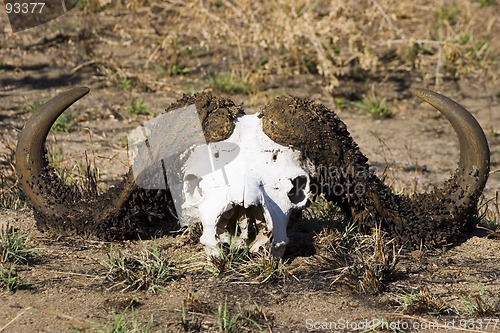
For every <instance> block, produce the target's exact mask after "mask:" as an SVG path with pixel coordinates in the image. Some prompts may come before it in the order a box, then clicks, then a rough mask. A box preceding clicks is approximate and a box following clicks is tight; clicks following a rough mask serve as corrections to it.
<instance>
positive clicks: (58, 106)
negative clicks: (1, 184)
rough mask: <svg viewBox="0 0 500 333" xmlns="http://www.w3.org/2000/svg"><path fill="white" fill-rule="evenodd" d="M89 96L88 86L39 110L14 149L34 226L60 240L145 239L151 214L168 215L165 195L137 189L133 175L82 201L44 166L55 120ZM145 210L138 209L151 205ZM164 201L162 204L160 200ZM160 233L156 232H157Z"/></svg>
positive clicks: (69, 93) (29, 121)
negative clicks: (67, 237) (64, 237)
mask: <svg viewBox="0 0 500 333" xmlns="http://www.w3.org/2000/svg"><path fill="white" fill-rule="evenodd" d="M88 92H89V89H88V88H86V87H79V88H74V89H71V90H69V91H66V92H64V93H62V94H60V95H58V96H56V97H54V98H53V99H51V100H50V101H48V102H47V103H45V104H44V105H43V106H42V107H41V108H40V109H39V110H37V111H36V112H35V113H34V114H33V115H32V116H31V118H30V119H29V120H28V122H27V123H26V126H25V127H24V128H23V130H22V131H21V133H20V134H19V139H18V144H17V148H16V172H17V174H18V175H19V179H20V184H21V187H22V190H23V192H24V194H25V195H26V197H27V198H28V199H29V201H30V202H31V204H32V205H33V208H34V210H35V217H36V219H37V226H38V228H39V229H41V230H54V231H57V233H58V234H60V235H81V236H87V237H88V236H90V237H97V238H100V239H106V240H113V239H124V238H136V237H137V236H139V235H143V236H144V235H147V234H148V232H149V231H150V230H147V228H148V222H151V221H149V218H150V215H148V214H149V213H151V215H154V214H156V216H160V215H161V214H164V213H165V211H167V213H165V215H169V216H170V213H169V212H168V207H167V204H165V202H168V200H169V198H168V195H167V193H168V192H167V191H165V190H157V191H146V190H140V189H138V188H137V186H136V184H135V179H134V177H133V175H132V172H129V173H128V174H127V175H126V177H125V179H124V180H123V181H122V182H121V183H120V184H117V186H115V187H113V188H111V189H110V190H109V191H108V192H106V193H104V194H102V195H100V196H99V197H98V198H95V197H83V196H82V195H81V193H80V192H79V191H78V190H76V189H75V188H74V187H72V186H68V185H65V184H63V182H62V181H61V180H60V179H59V178H58V177H57V176H56V175H55V174H54V172H53V170H52V169H51V168H50V166H48V162H47V159H46V157H45V151H44V149H45V140H46V138H47V135H48V133H49V131H50V128H51V127H52V125H53V124H54V122H55V121H56V119H57V118H58V117H59V116H60V115H61V114H62V113H63V112H64V111H65V110H66V109H67V108H68V107H69V106H71V105H72V104H73V103H75V102H76V101H78V100H79V99H80V98H82V97H83V96H85V95H86V94H87V93H88ZM152 198H156V200H157V202H155V203H153V204H150V205H149V206H148V209H143V211H136V210H137V209H140V204H138V202H141V203H142V204H145V203H148V202H150V201H153V200H152ZM161 199H163V202H162V201H161ZM156 230H158V228H157V229H156Z"/></svg>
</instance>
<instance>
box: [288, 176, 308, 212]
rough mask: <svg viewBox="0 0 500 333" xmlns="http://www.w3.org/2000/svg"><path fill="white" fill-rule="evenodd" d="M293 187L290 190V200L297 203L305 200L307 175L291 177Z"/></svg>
mask: <svg viewBox="0 0 500 333" xmlns="http://www.w3.org/2000/svg"><path fill="white" fill-rule="evenodd" d="M291 182H292V185H293V187H292V189H291V190H290V191H288V198H290V201H291V202H292V203H293V204H295V205H297V204H299V203H301V202H303V201H304V199H305V198H306V185H307V177H306V176H298V177H296V178H294V179H291Z"/></svg>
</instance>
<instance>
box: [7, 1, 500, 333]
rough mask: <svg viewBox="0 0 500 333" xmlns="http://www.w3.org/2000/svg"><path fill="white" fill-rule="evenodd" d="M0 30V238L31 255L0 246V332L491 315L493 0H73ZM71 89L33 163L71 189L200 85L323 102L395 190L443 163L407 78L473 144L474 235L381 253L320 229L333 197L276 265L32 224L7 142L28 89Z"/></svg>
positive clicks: (495, 165)
mask: <svg viewBox="0 0 500 333" xmlns="http://www.w3.org/2000/svg"><path fill="white" fill-rule="evenodd" d="M0 31H1V34H0V101H1V103H0V104H1V105H2V110H0V131H1V132H0V135H1V142H0V186H1V187H0V207H1V210H0V225H1V224H6V223H10V224H11V225H13V226H14V227H16V230H18V231H19V232H20V234H16V235H10V236H9V235H7V234H2V238H1V239H2V242H4V241H5V242H4V243H1V242H0V249H2V251H3V249H6V248H9V249H10V248H12V245H5V244H12V243H13V242H14V243H15V244H17V245H16V246H19V248H22V247H23V246H29V247H36V248H38V251H36V252H34V253H33V252H30V251H29V250H26V251H28V252H22V251H21V252H20V254H21V256H24V257H26V258H25V259H23V260H21V259H22V258H21V259H15V260H14V261H15V264H16V266H15V268H12V267H13V266H9V267H8V268H7V261H9V260H10V261H12V260H13V259H8V258H11V257H10V256H8V255H6V254H5V255H4V252H2V257H1V259H2V260H0V263H1V264H2V274H0V285H2V287H3V290H4V292H3V293H2V294H0V301H1V304H0V332H22V331H47V332H61V331H73V332H74V331H106V332H108V331H109V332H127V331H133V330H134V329H135V331H136V332H149V331H157V330H162V331H169V332H170V331H174V332H178V331H180V332H189V331H193V332H206V331H210V332H216V331H220V332H243V331H267V332H303V331H305V319H306V318H313V319H315V320H329V321H334V320H338V319H340V318H342V319H348V320H353V321H354V320H358V321H359V320H362V319H366V318H380V320H381V322H382V323H385V325H384V324H381V325H378V326H373V327H371V329H372V331H388V332H399V331H397V330H394V329H391V328H390V327H389V326H388V324H389V323H391V322H398V320H407V321H409V322H412V323H415V322H416V323H420V324H422V323H425V322H426V321H430V322H437V323H439V325H444V323H446V322H447V321H450V320H452V319H457V320H459V319H471V318H472V319H474V320H476V319H480V320H483V319H484V321H482V323H486V321H485V320H486V318H498V317H499V316H500V303H499V302H498V300H499V299H500V297H499V295H500V285H499V282H498V281H499V276H498V272H499V271H500V266H499V262H500V261H499V260H500V258H499V251H500V245H499V240H498V237H499V232H500V226H499V225H500V222H499V221H500V213H499V199H498V191H499V189H500V174H499V172H498V170H499V169H500V106H499V99H500V84H499V79H500V39H499V38H498V36H499V33H500V5H499V4H498V3H497V2H496V1H495V0H472V1H465V0H449V1H448V0H429V1H424V0H414V1H407V0H399V1H393V0H360V1H348V0H343V1H340V0H338V1H337V0H332V1H312V0H311V1H291V0H278V1H247V0H241V1H229V0H213V1H202V0H200V1H181V0H172V1H139V0H136V1H128V2H126V1H99V0H89V1H84V0H80V2H79V4H78V5H77V8H75V9H74V10H72V11H70V12H69V13H67V14H66V15H64V16H62V17H60V18H58V19H56V20H54V21H51V22H49V23H47V24H46V25H43V26H40V27H36V28H33V29H30V30H27V31H24V32H19V33H16V34H13V33H12V32H11V30H10V28H9V26H8V21H7V17H6V16H5V12H3V11H2V10H0ZM76 85H87V86H89V87H90V88H91V89H92V91H91V94H90V95H89V96H87V97H85V98H84V99H83V100H82V101H80V102H78V103H77V104H76V105H75V106H74V107H72V108H71V110H69V111H68V112H66V114H68V116H65V117H63V118H62V119H61V121H60V122H59V123H58V125H57V126H56V128H54V130H53V132H52V134H51V135H50V137H49V140H48V145H49V154H50V159H51V161H52V162H53V163H54V165H55V166H56V167H57V168H58V170H60V172H61V175H62V176H63V177H64V178H65V180H66V181H68V182H73V183H78V184H79V185H82V184H83V185H84V184H85V180H86V179H87V178H88V176H89V174H88V169H87V162H89V163H90V164H91V167H92V168H91V170H94V171H95V172H96V175H97V177H98V179H99V181H100V182H101V183H100V184H99V186H100V189H101V190H104V189H105V188H106V187H107V186H109V184H110V183H111V182H112V180H113V179H115V180H116V179H117V178H119V175H121V174H124V173H125V172H126V170H127V156H126V151H127V147H126V135H127V134H128V133H129V132H130V130H131V129H133V128H134V127H135V126H137V125H139V124H141V123H143V122H144V121H146V120H147V119H148V118H150V117H154V115H156V114H158V113H161V112H162V111H163V110H164V109H165V108H166V106H167V105H168V104H169V103H171V102H172V101H174V100H175V99H177V98H179V97H180V96H181V94H182V93H194V92H198V91H202V90H210V91H213V92H214V93H216V94H222V95H228V96H231V97H232V98H233V99H234V100H235V101H236V102H237V103H242V104H243V105H244V107H245V108H246V109H249V110H258V109H259V108H260V107H261V106H262V105H263V104H265V103H266V102H268V101H269V100H271V99H273V98H275V97H277V96H282V95H295V96H299V97H305V98H310V99H313V100H316V101H319V102H322V103H324V104H326V105H327V106H329V107H331V108H332V109H334V110H335V111H336V112H338V113H339V115H340V117H341V118H342V119H343V120H344V121H345V122H346V123H347V125H348V129H349V130H350V131H351V133H352V135H353V137H354V138H355V140H356V141H357V142H358V144H359V145H360V147H361V150H362V151H363V152H364V153H366V154H367V155H368V157H369V158H370V160H371V163H372V164H373V165H375V166H376V167H377V168H378V169H379V170H380V173H384V175H385V176H386V181H387V182H390V183H391V184H392V185H393V187H394V188H395V190H397V191H400V192H406V193H410V194H411V193H412V192H414V191H416V190H420V191H422V190H427V189H429V188H432V186H433V185H434V184H435V183H436V182H440V181H442V180H444V179H446V178H447V177H448V176H449V174H450V172H451V171H452V170H453V169H454V168H455V166H456V161H457V160H458V151H457V144H456V142H454V141H455V140H452V139H450V138H454V134H453V130H452V129H450V127H449V126H448V124H447V122H446V120H444V119H443V118H442V117H440V116H438V115H437V114H436V113H431V112H432V111H429V110H430V109H429V108H424V107H422V106H421V105H420V104H419V103H418V101H416V99H415V98H413V97H412V94H411V89H412V88H413V87H425V88H430V89H434V90H438V91H442V92H443V93H445V94H446V95H448V96H450V97H452V98H454V99H456V100H457V101H460V102H461V103H463V104H464V105H465V106H466V107H467V108H469V110H470V111H471V112H472V113H473V114H474V115H475V116H476V117H477V118H478V120H479V122H480V124H481V125H482V126H483V128H484V130H485V133H486V135H487V138H488V141H489V143H490V148H491V152H492V164H491V168H492V173H491V175H490V179H489V182H488V185H487V188H486V190H485V196H484V200H483V204H482V206H481V209H480V211H479V214H478V215H481V214H482V215H481V218H479V222H480V228H481V229H478V230H476V231H475V232H473V235H474V237H469V238H468V239H464V240H463V243H461V244H460V245H459V246H456V247H454V248H452V249H451V250H448V251H444V252H440V251H437V252H436V251H431V250H427V249H424V250H423V251H420V252H412V253H405V252H401V253H399V254H397V252H393V249H392V247H391V244H390V240H387V239H384V238H383V236H382V235H380V234H378V233H374V235H369V236H362V235H356V234H353V233H351V232H348V231H346V230H342V229H340V231H339V230H337V229H336V227H337V226H336V225H331V224H330V222H329V221H330V220H332V219H333V218H335V219H338V216H336V215H335V209H334V207H331V206H329V204H328V203H325V202H317V203H315V204H314V205H313V207H312V208H313V209H312V210H311V211H308V212H307V214H306V215H305V216H304V218H303V219H304V220H303V221H299V223H298V225H297V226H296V227H295V229H294V230H292V231H291V232H292V233H293V235H294V237H295V239H294V240H295V241H296V244H297V245H295V246H293V245H291V246H290V252H291V253H293V255H294V260H292V261H291V262H289V263H288V264H287V265H285V264H284V263H276V262H273V261H270V260H269V258H268V257H266V256H263V257H257V258H256V257H252V258H248V257H245V255H243V256H241V254H239V253H235V252H230V253H229V254H228V256H227V257H224V258H219V259H218V260H215V261H212V262H208V261H207V260H206V258H204V257H203V255H200V254H202V249H201V248H200V247H199V245H197V241H196V235H197V234H198V233H197V232H199V231H196V230H189V231H188V232H187V233H184V234H183V235H182V236H179V235H178V236H176V237H173V236H168V237H163V238H162V239H159V240H150V241H144V242H126V243H124V244H111V245H110V244H107V243H101V242H88V241H82V240H78V239H76V240H75V239H64V240H61V239H57V238H56V237H51V236H50V235H44V234H41V233H39V232H37V231H36V230H35V229H34V220H33V217H32V215H31V213H30V210H29V209H28V208H27V206H26V203H25V202H24V200H23V198H22V196H20V194H19V192H18V189H17V184H16V177H15V175H14V173H13V151H14V149H15V143H16V138H17V134H18V132H19V130H20V129H21V128H22V126H23V124H24V123H25V122H26V120H27V119H28V118H29V116H30V114H31V113H32V112H33V111H34V110H36V109H37V108H39V107H40V105H41V104H42V103H43V102H44V101H46V100H48V99H49V98H50V97H53V96H55V95H56V94H57V93H58V92H60V91H63V90H66V89H68V88H69V87H71V86H76ZM417 109H419V110H418V111H416V110H417ZM366 111H368V113H367V112H366ZM385 118H390V119H385ZM423 139H424V140H423ZM452 141H453V142H452ZM388 142H389V143H388ZM397 144H399V146H398V145H397ZM84 150H85V153H84V152H83V151H84ZM345 222H348V221H345ZM301 223H302V224H301ZM304 223H305V224H304ZM307 223H309V224H307ZM312 235H313V236H312ZM469 236H471V235H469ZM17 237H21V238H17ZM9 239H10V240H9ZM12 239H14V240H15V241H12ZM6 240H9V241H6ZM9 242H10V243H9ZM16 242H17V243H16ZM2 246H3V247H2ZM157 273H161V274H159V275H161V278H160V279H159V280H156V279H155V278H153V277H152V276H154V275H155V274H156V275H158V274H157ZM8 283H10V284H8ZM6 286H11V287H13V288H11V289H13V290H14V291H15V293H13V292H7V291H6V290H7V289H10V287H9V288H7V287H6ZM136 289H138V290H137V291H134V290H136ZM123 290H125V291H123ZM475 323H476V324H477V322H475ZM444 328H445V327H444V326H439V327H437V328H436V329H435V330H434V331H443V330H444ZM455 328H456V330H457V331H462V330H466V329H471V328H473V329H475V330H474V331H475V332H493V331H495V330H500V323H499V324H498V325H497V326H496V327H495V328H493V326H491V325H490V326H488V327H481V328H479V327H478V326H477V325H475V326H473V327H467V326H465V327H455ZM353 331H356V330H353ZM357 331H361V330H357ZM400 331H401V330H400ZM402 331H403V332H408V331H411V330H402ZM427 331H429V332H430V331H432V330H430V329H428V330H427Z"/></svg>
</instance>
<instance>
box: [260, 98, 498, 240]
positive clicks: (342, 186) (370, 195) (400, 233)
mask: <svg viewBox="0 0 500 333" xmlns="http://www.w3.org/2000/svg"><path fill="white" fill-rule="evenodd" d="M416 95H417V96H419V97H420V98H422V99H423V100H425V101H426V102H428V103H429V104H431V105H432V106H434V107H435V108H436V109H438V110H439V111H440V112H441V113H443V114H444V115H445V116H446V117H447V118H448V120H449V121H450V123H451V124H452V126H453V128H454V129H455V131H456V132H457V135H458V138H459V141H460V151H461V152H460V162H459V165H458V169H457V171H456V172H455V173H454V174H453V175H452V177H451V178H450V179H449V180H448V181H447V182H445V183H444V185H443V186H442V187H441V188H439V189H436V190H434V191H432V192H430V193H422V194H416V195H414V196H412V197H406V196H403V195H397V194H394V193H393V192H392V190H391V188H390V187H389V186H387V185H386V184H384V182H383V181H382V180H381V179H380V178H378V177H377V176H376V175H375V174H374V172H373V170H372V169H371V167H370V165H369V164H368V159H367V158H366V156H365V155H363V154H362V153H361V151H360V150H359V148H358V146H357V144H356V143H355V142H354V140H353V139H352V138H351V136H350V134H349V132H348V131H347V127H346V125H345V124H344V123H343V122H342V121H341V120H340V119H339V118H338V117H337V115H336V114H335V113H334V112H333V111H331V110H329V109H327V108H326V107H325V106H323V105H320V104H316V103H313V102H311V101H307V100H302V99H298V98H281V99H278V100H276V101H274V102H273V103H271V104H270V105H268V106H266V108H265V110H264V116H263V117H264V119H263V129H264V132H265V133H266V134H267V135H268V136H269V137H270V138H271V139H272V140H274V141H275V142H278V143H280V144H282V145H292V146H293V147H295V148H296V149H300V150H301V151H302V152H303V155H304V156H305V157H307V158H308V159H310V160H311V161H312V162H313V163H314V165H315V166H316V170H315V171H314V174H313V175H312V176H313V177H312V178H314V179H315V181H316V184H315V186H316V189H317V191H316V193H314V194H319V193H324V194H325V196H326V197H327V198H328V199H330V200H332V201H334V202H335V203H336V204H337V205H338V206H339V207H340V208H341V209H342V211H343V212H344V213H345V214H346V215H348V216H349V217H350V218H352V219H354V220H355V221H356V222H357V224H358V226H359V227H360V229H362V230H369V229H370V228H372V227H374V226H379V225H381V226H382V228H383V229H384V230H385V231H387V232H389V233H390V235H391V236H393V237H396V238H397V239H399V241H400V243H401V244H404V245H406V246H408V247H415V246H417V247H418V246H420V245H421V244H422V243H426V244H427V245H430V246H438V245H443V244H447V243H449V242H451V241H454V240H455V239H456V237H457V236H458V235H459V234H460V232H461V231H462V230H463V229H464V227H465V226H466V224H467V222H468V221H470V219H471V217H472V216H473V215H474V214H475V212H476V209H477V203H478V200H479V196H480V195H481V192H482V190H483V189H484V186H485V184H486V180H487V178H488V173H489V148H488V143H487V141H486V138H485V135H484V133H483V131H482V129H481V127H480V126H479V124H478V123H477V121H476V120H475V119H474V117H473V116H472V115H471V114H470V113H469V112H468V111H467V110H466V109H465V108H463V107H462V106H460V105H459V104H457V103H456V102H454V101H452V100H451V99H449V98H447V97H444V96H442V95H440V94H437V93H434V92H431V91H428V90H423V89H419V90H417V91H416Z"/></svg>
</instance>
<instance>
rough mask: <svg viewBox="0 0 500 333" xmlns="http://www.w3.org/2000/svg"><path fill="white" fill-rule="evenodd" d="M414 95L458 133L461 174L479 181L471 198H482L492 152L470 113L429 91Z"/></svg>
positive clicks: (416, 91)
mask: <svg viewBox="0 0 500 333" xmlns="http://www.w3.org/2000/svg"><path fill="white" fill-rule="evenodd" d="M414 93H415V95H416V96H418V97H419V98H421V99H422V100H424V101H425V102H427V103H429V104H430V105H432V106H433V107H434V108H436V109H437V110H439V112H441V113H442V114H443V115H444V116H445V117H446V118H447V119H448V121H449V122H450V123H451V125H452V126H453V128H454V129H455V132H456V133H457V135H458V140H459V143H460V161H459V169H458V172H461V173H462V177H463V178H465V179H467V178H471V177H474V178H475V179H476V180H477V181H476V182H475V184H474V185H473V187H474V190H473V191H472V193H471V194H475V195H480V193H481V191H482V190H483V188H484V186H485V185H486V180H487V179H488V174H489V166H490V150H489V147H488V142H487V140H486V136H485V135H484V132H483V130H482V129H481V126H480V125H479V123H478V122H477V120H476V119H475V118H474V116H472V114H470V112H469V111H467V110H466V109H465V108H464V107H463V106H461V105H460V104H458V103H456V102H455V101H453V100H451V99H450V98H448V97H446V96H443V95H441V94H438V93H436V92H433V91H430V90H426V89H416V90H415V92H414Z"/></svg>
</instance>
